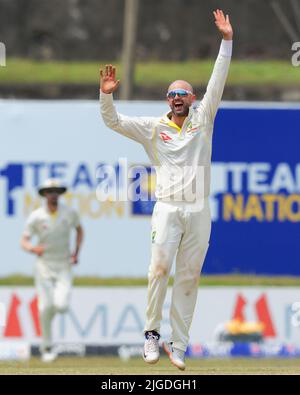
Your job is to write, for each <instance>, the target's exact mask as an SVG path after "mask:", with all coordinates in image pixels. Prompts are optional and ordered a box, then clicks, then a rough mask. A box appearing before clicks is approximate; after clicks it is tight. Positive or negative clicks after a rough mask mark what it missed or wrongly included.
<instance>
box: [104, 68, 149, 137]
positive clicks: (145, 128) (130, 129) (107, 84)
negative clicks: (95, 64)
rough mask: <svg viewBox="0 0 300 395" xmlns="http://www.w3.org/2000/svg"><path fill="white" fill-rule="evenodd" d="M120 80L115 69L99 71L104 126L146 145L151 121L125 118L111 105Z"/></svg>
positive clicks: (139, 118) (140, 118)
mask: <svg viewBox="0 0 300 395" xmlns="http://www.w3.org/2000/svg"><path fill="white" fill-rule="evenodd" d="M119 84H120V80H117V79H116V68H115V67H113V66H112V65H106V66H105V70H104V71H103V70H100V111H101V115H102V118H103V121H104V123H105V125H106V126H108V127H109V128H110V129H113V130H115V131H116V132H118V133H120V134H122V135H124V136H126V137H129V138H131V139H133V140H135V141H137V142H139V143H141V144H146V143H147V142H149V141H150V140H151V136H152V128H153V126H152V119H151V118H142V117H127V116H125V115H122V114H119V113H118V112H117V111H116V108H115V106H114V103H113V95H112V94H113V92H115V91H116V90H117V89H118V86H119Z"/></svg>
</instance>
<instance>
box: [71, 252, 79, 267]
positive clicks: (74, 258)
mask: <svg viewBox="0 0 300 395" xmlns="http://www.w3.org/2000/svg"><path fill="white" fill-rule="evenodd" d="M71 263H72V265H77V263H78V255H77V254H73V255H71Z"/></svg>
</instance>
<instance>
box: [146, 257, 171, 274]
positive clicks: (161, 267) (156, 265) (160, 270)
mask: <svg viewBox="0 0 300 395" xmlns="http://www.w3.org/2000/svg"><path fill="white" fill-rule="evenodd" d="M168 267H169V265H168V262H166V261H153V262H152V263H151V267H150V273H149V274H150V277H155V278H161V277H166V276H168V272H169V270H168Z"/></svg>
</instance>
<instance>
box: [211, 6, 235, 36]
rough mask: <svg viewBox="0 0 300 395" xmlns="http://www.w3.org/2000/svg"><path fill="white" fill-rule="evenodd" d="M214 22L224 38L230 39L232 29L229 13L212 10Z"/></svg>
mask: <svg viewBox="0 0 300 395" xmlns="http://www.w3.org/2000/svg"><path fill="white" fill-rule="evenodd" d="M214 17H215V24H216V26H217V28H218V29H219V31H220V32H221V33H222V35H223V39H224V40H232V36H233V30H232V26H231V24H230V20H229V15H226V18H225V15H224V14H223V11H222V10H216V11H214Z"/></svg>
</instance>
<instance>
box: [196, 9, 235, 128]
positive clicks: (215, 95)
mask: <svg viewBox="0 0 300 395" xmlns="http://www.w3.org/2000/svg"><path fill="white" fill-rule="evenodd" d="M213 14H214V17H215V24H216V26H217V28H218V30H219V31H220V32H221V33H222V36H223V40H222V43H221V46H220V51H219V54H218V57H217V60H216V62H215V65H214V69H213V72H212V75H211V78H210V80H209V83H208V85H207V90H206V93H205V95H204V97H203V100H202V102H201V104H200V106H202V108H204V111H205V112H206V114H207V115H208V117H209V120H210V121H211V122H213V121H214V118H215V116H216V113H217V111H218V107H219V105H220V101H221V98H222V94H223V90H224V86H225V82H226V79H227V75H228V71H229V66H230V60H231V53H232V37H233V30H232V26H231V24H230V20H229V15H226V17H225V16H224V14H223V11H222V10H216V11H214V13H213Z"/></svg>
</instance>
